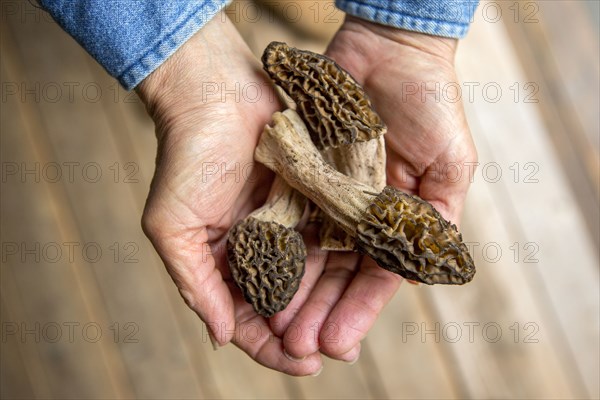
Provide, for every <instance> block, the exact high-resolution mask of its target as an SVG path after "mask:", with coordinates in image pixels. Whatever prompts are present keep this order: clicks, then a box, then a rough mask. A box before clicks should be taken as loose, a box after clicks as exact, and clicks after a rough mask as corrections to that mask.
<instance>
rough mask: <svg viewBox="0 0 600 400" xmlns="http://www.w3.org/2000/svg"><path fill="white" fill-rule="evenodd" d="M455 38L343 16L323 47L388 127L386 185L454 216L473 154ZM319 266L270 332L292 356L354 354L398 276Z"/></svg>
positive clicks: (348, 257) (357, 266) (366, 267)
mask: <svg viewBox="0 0 600 400" xmlns="http://www.w3.org/2000/svg"><path fill="white" fill-rule="evenodd" d="M456 44H457V43H456V40H455V39H446V38H441V37H435V36H429V35H425V34H420V33H415V32H409V31H404V30H400V29H395V28H390V27H385V26H382V25H377V24H374V23H370V22H367V21H363V20H360V19H357V18H353V17H347V19H346V21H345V22H344V25H343V26H342V27H341V28H340V30H339V32H338V33H337V35H336V36H335V37H334V39H333V41H332V42H331V44H330V46H329V48H328V50H327V54H328V55H329V56H330V57H332V58H333V59H334V60H335V61H336V62H337V63H338V64H339V65H340V66H342V67H343V68H345V69H346V70H348V71H349V72H350V73H351V75H352V76H353V77H354V78H355V79H356V80H357V81H358V82H359V83H361V84H362V85H363V86H364V88H365V90H366V92H367V94H368V95H369V97H370V98H371V101H372V103H373V105H374V108H375V109H376V110H377V112H378V113H379V115H380V116H381V117H382V119H383V121H384V122H385V123H386V124H387V126H388V132H387V134H386V147H387V176H388V184H390V185H392V186H395V187H398V188H400V189H402V190H404V191H406V192H409V193H412V194H417V195H419V196H420V197H422V198H423V199H425V200H428V201H429V202H431V203H432V204H433V205H434V206H435V207H436V208H437V209H438V210H439V211H440V213H441V214H442V215H443V216H444V217H445V218H446V219H449V220H451V221H452V222H454V223H458V222H459V219H460V215H461V212H462V207H463V203H464V199H465V196H466V192H467V189H468V186H469V183H470V178H471V176H472V173H473V167H474V166H475V162H476V160H477V154H476V151H475V146H474V144H473V141H472V138H471V134H470V131H469V127H468V125H467V122H466V118H465V114H464V110H463V107H462V103H461V102H460V101H456V100H457V99H458V100H459V99H460V97H459V95H460V93H459V92H453V90H456V87H457V82H458V81H457V78H456V74H455V70H454V54H455V51H456ZM436 83H437V85H438V86H436ZM448 83H450V84H449V85H448ZM442 88H444V90H443V91H442ZM432 89H433V91H434V92H433V93H432V92H430V90H432ZM320 265H321V266H323V274H322V275H320V272H321V271H317V272H319V273H315V272H314V271H313V273H312V274H310V276H308V277H305V279H304V280H303V285H305V286H306V287H307V288H308V289H306V290H305V291H303V292H299V293H298V294H297V295H296V296H295V297H294V299H293V300H292V302H291V303H290V305H289V306H288V308H287V309H286V310H284V311H283V312H281V313H279V314H276V315H275V316H274V318H273V319H272V326H273V329H274V331H275V332H276V333H277V334H279V335H282V336H283V338H284V342H283V343H284V346H285V348H286V351H287V353H289V354H291V355H292V356H294V357H297V358H302V357H304V356H308V355H310V354H313V353H314V352H316V351H320V352H322V353H324V354H326V355H328V356H330V357H333V358H337V359H341V360H346V361H351V360H354V359H356V358H357V357H358V355H359V353H360V341H361V340H362V339H363V338H364V337H365V336H366V334H367V332H368V331H369V329H370V328H371V327H372V325H373V323H374V322H375V319H376V318H377V315H378V314H379V312H380V311H381V310H382V309H383V307H384V306H385V304H387V302H388V301H389V300H390V299H391V297H392V296H393V294H394V293H395V292H396V290H397V289H398V287H399V284H400V282H401V278H400V277H399V276H398V275H395V274H393V273H391V272H388V271H386V270H384V269H383V268H380V267H378V266H377V265H376V264H375V263H374V262H373V260H371V259H369V258H366V257H365V258H364V259H361V258H360V257H359V256H358V255H356V254H349V253H330V254H329V256H328V259H327V260H326V262H325V264H320ZM307 272H308V270H307ZM317 330H318V332H317Z"/></svg>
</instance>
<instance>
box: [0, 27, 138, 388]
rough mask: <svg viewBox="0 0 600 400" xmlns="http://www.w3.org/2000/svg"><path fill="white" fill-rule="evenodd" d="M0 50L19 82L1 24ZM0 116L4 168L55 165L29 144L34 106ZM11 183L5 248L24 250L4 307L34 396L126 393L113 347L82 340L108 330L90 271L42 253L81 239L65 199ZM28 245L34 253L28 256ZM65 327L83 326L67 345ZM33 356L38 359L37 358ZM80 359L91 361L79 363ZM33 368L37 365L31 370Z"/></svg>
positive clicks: (15, 106) (12, 262)
mask: <svg viewBox="0 0 600 400" xmlns="http://www.w3.org/2000/svg"><path fill="white" fill-rule="evenodd" d="M2 48H3V50H4V53H3V57H2V68H3V79H6V82H20V81H21V79H20V77H19V75H18V74H17V73H16V71H19V70H20V69H19V68H17V67H15V60H14V59H13V57H14V54H15V53H14V49H13V48H12V42H11V38H10V34H9V32H8V31H7V30H6V28H5V26H3V27H2ZM2 114H3V116H2V118H1V124H2V161H3V163H9V164H11V165H14V164H12V163H16V164H17V165H18V166H19V168H23V165H24V166H27V167H28V168H30V169H33V168H34V167H35V166H36V165H37V166H38V167H40V169H41V165H46V164H44V162H46V163H47V162H49V161H50V160H52V158H51V157H48V156H47V154H48V148H47V147H45V146H44V143H43V142H42V141H37V140H32V138H33V137H35V136H36V134H39V133H40V131H41V130H42V128H41V126H40V125H39V121H38V114H37V113H36V110H35V107H34V106H33V105H32V104H31V103H27V102H23V103H20V102H19V99H14V98H13V99H10V100H8V101H6V102H4V103H3V106H2ZM3 165H7V164H3ZM12 178H14V179H8V178H7V180H6V182H3V184H2V189H3V190H2V193H1V196H2V216H3V218H2V226H1V228H0V229H1V231H2V240H3V243H11V244H16V245H17V246H22V247H21V249H23V250H19V251H18V252H17V254H15V255H14V256H12V257H11V258H8V256H7V259H6V262H5V263H3V265H2V268H3V279H2V285H3V288H2V289H3V301H4V304H5V305H6V307H7V308H8V309H9V310H10V311H11V313H12V318H14V319H15V322H18V323H19V324H21V323H22V324H23V326H22V327H23V328H27V329H30V330H31V331H32V333H30V334H27V335H25V337H24V338H22V339H24V342H25V343H23V345H24V347H25V351H24V354H25V355H26V356H27V359H25V360H24V362H25V364H26V365H27V366H28V370H30V371H31V373H32V374H33V376H35V378H36V379H35V380H32V382H33V383H34V385H35V387H34V392H35V393H36V395H41V396H42V397H60V398H94V397H98V396H104V397H118V396H126V395H127V393H129V392H128V389H127V381H126V378H125V377H123V376H120V375H118V374H119V372H120V369H119V362H118V356H116V355H115V353H114V345H112V344H111V343H110V340H106V339H107V338H106V337H105V338H104V340H102V341H98V342H97V343H90V342H89V341H88V340H86V339H87V337H82V336H81V327H82V326H84V325H85V324H87V323H95V324H98V325H99V326H101V327H108V324H106V323H105V320H104V319H103V318H102V314H101V312H99V311H98V310H97V309H96V308H95V307H93V306H91V304H94V303H96V302H97V299H98V297H97V292H95V291H94V288H93V286H92V287H90V286H89V284H88V283H89V281H90V280H89V275H88V270H87V269H86V268H85V267H87V266H88V265H86V264H85V263H82V262H81V260H79V259H78V260H76V261H75V262H73V263H68V262H65V258H61V260H58V261H56V260H55V257H56V256H55V255H48V254H50V253H45V252H44V251H43V248H44V246H46V245H52V246H51V247H53V248H56V244H59V243H60V244H62V243H65V242H78V241H79V238H78V237H77V235H76V234H74V229H72V225H71V224H70V220H69V218H68V214H67V213H64V212H63V211H61V204H64V197H62V196H61V195H62V193H61V192H60V191H59V190H56V186H51V185H50V184H49V183H48V182H47V181H45V180H44V179H41V178H40V179H37V177H36V176H35V175H33V174H32V175H28V176H26V177H25V178H22V177H21V175H20V174H19V175H17V176H13V177H12ZM36 180H37V181H36ZM25 246H27V248H28V249H31V250H33V252H32V253H27V252H26V251H25ZM36 246H38V247H37V248H36ZM3 254H6V253H3ZM51 254H54V253H51ZM9 270H10V274H12V276H14V282H12V283H13V284H14V288H11V289H10V290H7V288H6V286H5V285H7V284H8V283H7V282H5V281H4V277H5V276H7V275H5V274H4V273H5V272H7V271H9ZM8 276H11V275H8ZM8 282H10V280H9V281H8ZM5 293H6V294H5ZM17 296H18V299H20V301H19V300H17ZM67 299H68V301H67ZM15 304H22V306H19V305H15ZM15 311H18V312H15ZM70 322H73V323H75V324H79V325H77V326H79V327H80V328H79V329H80V330H79V332H78V333H79V336H78V337H77V339H73V341H72V342H71V341H70V340H69V337H68V336H65V335H66V334H63V333H64V332H63V328H64V329H68V328H67V327H66V326H65V325H64V324H65V323H70ZM52 324H54V325H53V326H56V324H58V326H59V327H60V333H61V334H63V335H62V336H61V337H60V340H58V341H57V342H54V340H50V339H47V335H46V333H48V331H46V330H45V327H48V326H51V325H52ZM20 327H21V325H20ZM67 333H68V331H67ZM36 335H37V336H36ZM53 338H54V336H53ZM37 339H39V340H37ZM36 340H37V341H36ZM35 353H38V354H39V360H38V359H37V358H38V356H37V355H36V354H35ZM81 354H87V355H88V357H86V358H81ZM30 357H33V358H31V359H30ZM37 362H40V364H41V367H38V366H37V365H36V366H34V364H35V363H37ZM109 365H110V368H109V367H108V366H109ZM41 371H44V372H43V373H42V372H41ZM46 378H47V379H46ZM124 378H125V379H124ZM38 379H39V381H38ZM38 385H39V387H38Z"/></svg>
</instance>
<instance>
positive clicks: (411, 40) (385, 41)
mask: <svg viewBox="0 0 600 400" xmlns="http://www.w3.org/2000/svg"><path fill="white" fill-rule="evenodd" d="M340 30H341V31H344V30H346V31H354V32H356V33H359V34H363V35H364V34H366V35H371V36H372V38H371V40H369V41H368V42H370V43H372V44H373V45H372V46H370V47H369V48H366V49H361V50H365V52H367V54H368V53H369V52H370V51H372V52H375V54H377V55H380V54H386V52H387V51H389V45H390V44H396V45H400V46H402V47H404V48H407V47H408V48H413V49H414V50H415V51H418V52H422V53H427V54H429V55H431V56H434V57H437V58H439V59H440V60H443V61H444V62H446V63H451V64H452V65H453V64H454V56H455V54H456V49H457V46H458V40H457V39H453V38H447V37H442V36H435V35H430V34H425V33H421V32H415V31H409V30H405V29H401V28H395V27H391V26H386V25H381V24H378V23H375V22H371V21H367V20H364V19H361V18H357V17H354V16H351V15H347V16H346V20H345V21H344V24H343V25H342V28H341V29H340ZM384 47H385V48H384Z"/></svg>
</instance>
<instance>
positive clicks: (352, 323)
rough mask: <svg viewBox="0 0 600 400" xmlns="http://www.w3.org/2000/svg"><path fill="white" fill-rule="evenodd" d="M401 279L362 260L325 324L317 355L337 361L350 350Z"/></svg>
mask: <svg viewBox="0 0 600 400" xmlns="http://www.w3.org/2000/svg"><path fill="white" fill-rule="evenodd" d="M401 282H402V277H400V276H399V275H396V274H394V273H392V272H389V271H386V270H384V269H383V268H381V267H379V266H378V265H377V264H376V263H375V261H373V260H372V259H371V258H368V257H365V258H364V261H363V263H362V265H361V268H360V270H359V272H358V274H357V275H356V277H355V278H354V280H353V281H352V283H351V284H350V286H349V287H348V288H347V289H346V291H345V292H344V294H343V296H342V297H341V298H340V300H339V302H337V304H336V306H335V308H334V309H333V310H332V311H331V314H330V315H329V317H328V318H327V320H326V321H325V327H330V328H329V330H328V331H327V330H323V331H322V332H321V335H320V341H321V348H320V350H321V353H323V354H325V355H327V356H328V357H332V358H338V357H340V356H341V355H343V354H346V353H348V352H349V351H350V350H351V349H353V348H354V347H355V346H356V345H357V344H358V343H359V342H360V341H361V340H362V339H364V337H365V336H366V334H367V332H368V331H369V329H371V327H372V326H373V324H374V323H375V320H376V319H377V316H378V315H379V313H380V312H381V310H382V309H383V307H384V306H385V305H386V304H387V303H388V302H389V301H390V299H391V298H392V296H393V295H394V293H395V292H396V290H398V287H399V286H400V283H401Z"/></svg>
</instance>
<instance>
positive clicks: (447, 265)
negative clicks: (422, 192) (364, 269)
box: [357, 186, 475, 285]
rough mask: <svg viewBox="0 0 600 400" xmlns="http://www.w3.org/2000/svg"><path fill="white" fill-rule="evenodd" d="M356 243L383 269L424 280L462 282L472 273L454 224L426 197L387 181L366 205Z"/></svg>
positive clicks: (469, 279)
mask: <svg viewBox="0 0 600 400" xmlns="http://www.w3.org/2000/svg"><path fill="white" fill-rule="evenodd" d="M357 246H358V249H359V251H360V252H362V253H365V254H368V255H369V256H371V257H372V258H373V259H374V260H375V261H377V264H379V265H380V266H381V267H383V268H385V269H387V270H388V271H391V272H394V273H396V274H399V275H401V276H403V277H404V278H406V279H410V280H413V281H417V282H422V283H426V284H428V285H433V284H436V283H442V284H454V285H462V284H464V283H467V282H469V281H471V280H472V279H473V276H474V275H475V264H474V263H473V259H472V258H471V255H470V254H469V250H468V249H467V246H466V245H465V244H464V243H463V241H462V235H461V234H460V233H459V232H458V230H457V229H456V225H454V224H451V223H450V222H448V221H446V220H445V219H444V218H443V217H442V216H441V215H440V213H439V212H438V211H437V210H436V209H435V208H434V207H433V206H432V205H431V204H430V203H428V202H427V201H425V200H423V199H421V198H419V197H418V196H411V195H409V194H406V193H403V192H401V191H400V190H398V189H396V188H393V187H391V186H387V187H385V188H384V189H383V191H382V192H381V193H380V194H379V195H378V196H377V197H376V198H375V200H374V201H373V203H372V204H371V205H370V206H369V207H368V208H367V210H366V212H365V214H364V216H363V218H362V220H361V221H360V223H359V224H358V227H357Z"/></svg>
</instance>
